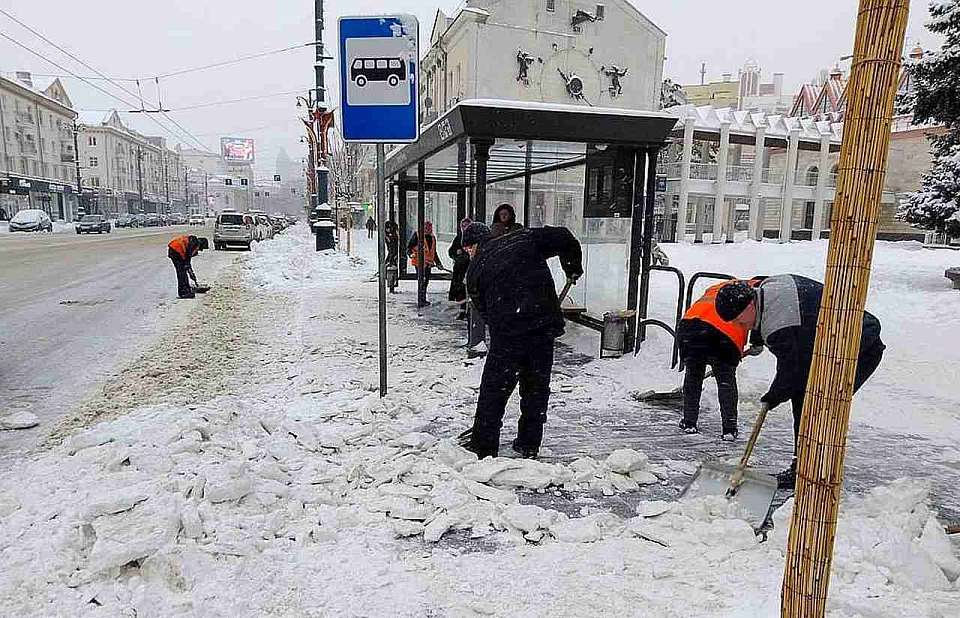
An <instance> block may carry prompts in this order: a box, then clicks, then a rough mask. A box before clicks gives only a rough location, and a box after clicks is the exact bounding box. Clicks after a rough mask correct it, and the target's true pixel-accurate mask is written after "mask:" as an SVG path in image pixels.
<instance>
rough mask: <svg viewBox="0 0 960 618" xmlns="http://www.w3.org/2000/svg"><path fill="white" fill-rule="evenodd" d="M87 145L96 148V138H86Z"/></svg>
mask: <svg viewBox="0 0 960 618" xmlns="http://www.w3.org/2000/svg"><path fill="white" fill-rule="evenodd" d="M87 145H88V146H96V145H97V137H96V136H95V135H91V136H90V137H88V138H87Z"/></svg>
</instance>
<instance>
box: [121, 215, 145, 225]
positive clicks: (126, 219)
mask: <svg viewBox="0 0 960 618" xmlns="http://www.w3.org/2000/svg"><path fill="white" fill-rule="evenodd" d="M115 225H116V227H140V222H139V221H138V220H137V216H136V215H120V216H119V217H117V222H116V224H115Z"/></svg>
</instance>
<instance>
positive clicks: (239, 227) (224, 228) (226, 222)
mask: <svg viewBox="0 0 960 618" xmlns="http://www.w3.org/2000/svg"><path fill="white" fill-rule="evenodd" d="M255 240H257V237H256V222H255V221H254V219H253V217H252V216H251V215H247V214H244V213H240V212H222V213H220V214H219V215H218V216H217V223H216V225H215V226H214V228H213V248H214V249H215V250H217V251H221V250H223V249H226V248H227V246H229V245H234V246H241V247H246V248H247V249H248V250H249V249H250V245H251V244H252V243H253V241H255Z"/></svg>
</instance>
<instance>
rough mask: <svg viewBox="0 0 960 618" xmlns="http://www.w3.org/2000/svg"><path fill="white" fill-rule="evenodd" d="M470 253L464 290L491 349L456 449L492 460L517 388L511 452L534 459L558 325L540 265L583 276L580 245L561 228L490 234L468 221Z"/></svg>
mask: <svg viewBox="0 0 960 618" xmlns="http://www.w3.org/2000/svg"><path fill="white" fill-rule="evenodd" d="M463 247H464V250H465V251H466V252H467V253H468V254H469V255H470V266H469V268H468V269H467V292H468V294H469V296H470V299H471V302H472V303H473V304H474V306H475V307H476V308H477V310H478V311H479V312H480V314H481V315H482V316H483V317H484V319H485V320H486V323H487V326H488V327H489V330H490V349H489V352H488V354H487V360H486V364H485V365H484V368H483V377H482V380H481V383H480V395H479V398H478V400H477V411H476V416H475V418H474V422H473V427H472V429H470V430H468V431H467V432H465V433H464V434H461V440H460V442H461V444H464V445H465V446H466V448H468V449H470V450H471V451H473V452H474V453H476V454H477V455H478V456H479V457H481V458H483V457H496V456H497V454H498V453H499V446H500V429H501V427H502V426H503V415H504V411H505V409H506V405H507V401H508V400H509V399H510V396H511V394H512V393H513V390H514V389H515V388H516V387H517V384H518V383H519V385H520V420H519V422H518V424H517V437H516V439H515V440H514V441H513V449H514V451H516V452H517V453H519V454H520V455H521V456H523V457H529V458H532V457H536V456H537V454H538V453H539V451H540V444H541V441H542V439H543V425H544V423H545V422H546V420H547V404H548V401H549V398H550V373H551V370H552V367H553V347H554V341H555V339H556V338H557V337H559V336H560V335H562V334H563V330H564V321H563V314H562V313H561V312H560V301H559V299H558V298H557V292H556V289H555V288H554V282H553V275H552V274H551V272H550V268H549V266H548V265H547V260H549V259H550V258H553V257H559V258H560V266H561V267H562V268H563V271H564V273H566V275H567V278H568V279H569V280H570V281H572V282H576V280H577V279H578V278H580V276H581V275H582V274H583V256H582V251H581V248H580V243H579V242H578V241H577V239H576V238H574V236H573V234H571V233H570V231H569V230H567V229H566V228H559V227H543V228H535V229H522V230H517V231H514V232H513V233H510V234H506V235H503V236H499V237H496V238H494V237H492V235H491V233H490V230H489V228H487V226H486V225H483V224H482V223H473V224H471V225H470V226H469V227H467V229H466V230H464V232H463Z"/></svg>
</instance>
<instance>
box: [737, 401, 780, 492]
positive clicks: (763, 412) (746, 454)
mask: <svg viewBox="0 0 960 618" xmlns="http://www.w3.org/2000/svg"><path fill="white" fill-rule="evenodd" d="M769 411H770V406H768V405H767V404H763V405H762V406H760V414H758V415H757V421H756V422H755V423H754V424H753V431H752V432H750V439H749V440H747V448H746V449H744V451H743V457H741V458H740V463H739V464H737V469H736V470H734V472H733V475H731V476H730V488H729V489H727V497H730V496H733V495H735V494H736V493H737V491H738V490H739V489H740V485H741V484H742V483H743V474H744V472H746V470H747V464H748V463H749V462H750V456H751V455H752V454H753V447H754V446H755V445H756V444H757V438H759V437H760V429H761V428H762V427H763V423H764V421H765V420H767V412H769Z"/></svg>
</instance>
